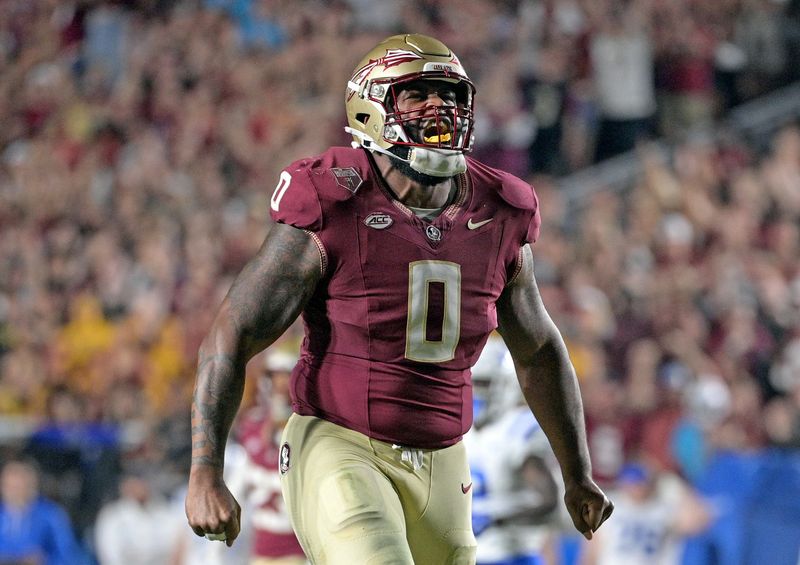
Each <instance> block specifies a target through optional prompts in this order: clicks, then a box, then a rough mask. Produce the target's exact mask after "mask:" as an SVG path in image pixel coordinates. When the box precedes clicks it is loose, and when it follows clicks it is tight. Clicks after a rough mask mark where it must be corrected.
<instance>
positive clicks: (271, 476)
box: [228, 350, 306, 565]
mask: <svg viewBox="0 0 800 565" xmlns="http://www.w3.org/2000/svg"><path fill="white" fill-rule="evenodd" d="M296 361H297V356H296V355H292V354H291V353H288V352H286V351H283V350H277V351H270V352H269V353H268V355H266V357H265V359H264V372H263V375H262V377H261V378H260V379H259V382H258V397H257V401H256V405H255V406H254V407H253V408H252V409H251V410H249V411H248V412H247V413H245V414H244V417H243V418H242V420H241V422H240V423H239V436H240V441H241V444H242V446H243V448H244V452H245V454H246V457H245V458H244V462H243V464H242V465H241V466H239V467H238V468H237V469H236V470H235V471H234V472H232V473H231V478H230V479H228V486H229V488H230V490H231V492H238V493H239V494H240V495H241V496H244V497H246V499H247V502H248V506H249V507H250V508H252V511H251V514H250V517H249V519H250V524H251V526H252V529H253V533H252V537H253V545H252V554H251V560H250V565H304V564H305V563H306V558H305V555H304V553H303V550H302V548H301V547H300V544H299V543H298V541H297V537H296V536H295V535H294V532H293V531H292V525H291V523H290V521H289V515H288V513H287V511H286V507H285V505H284V502H283V496H282V494H281V483H280V475H279V473H278V449H279V447H280V436H281V433H282V431H283V427H284V426H285V425H286V421H287V420H288V419H289V415H290V414H291V411H292V408H291V402H290V399H289V378H290V375H291V372H292V368H293V367H294V365H295V362H296Z"/></svg>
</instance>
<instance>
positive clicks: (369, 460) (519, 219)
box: [186, 34, 613, 565]
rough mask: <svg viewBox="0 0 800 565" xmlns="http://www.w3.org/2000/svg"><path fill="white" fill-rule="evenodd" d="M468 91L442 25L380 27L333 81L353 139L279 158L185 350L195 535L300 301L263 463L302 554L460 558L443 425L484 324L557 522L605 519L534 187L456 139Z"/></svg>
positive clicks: (461, 493) (466, 513)
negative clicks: (559, 505)
mask: <svg viewBox="0 0 800 565" xmlns="http://www.w3.org/2000/svg"><path fill="white" fill-rule="evenodd" d="M474 94H475V89H474V87H473V84H472V82H471V81H470V79H469V77H468V76H467V73H466V71H465V70H464V68H463V66H462V65H461V63H460V62H459V60H458V58H457V57H456V56H455V54H454V53H453V52H452V51H451V50H450V49H449V48H448V47H447V46H445V45H444V44H443V43H441V42H440V41H438V40H436V39H434V38H431V37H427V36H424V35H418V34H410V35H396V36H392V37H390V38H388V39H386V40H384V41H383V42H382V43H380V44H379V45H378V46H377V47H375V48H374V49H373V50H372V51H370V52H369V53H368V54H367V55H366V56H365V57H364V59H363V60H362V61H361V62H360V63H359V64H358V65H357V67H356V69H355V71H354V72H353V74H352V76H351V77H350V79H349V80H348V81H347V88H346V92H345V106H346V109H347V118H348V128H347V131H348V132H350V133H351V134H352V135H353V138H354V141H353V147H350V148H342V147H333V148H330V149H328V150H327V151H325V152H324V153H323V154H321V155H318V156H315V157H309V158H305V159H300V160H299V161H296V162H295V163H292V164H291V165H289V166H288V167H286V168H285V169H284V170H283V172H282V173H281V174H280V178H279V180H278V184H277V187H276V188H275V191H274V193H273V195H272V199H271V203H270V205H271V214H272V218H273V220H274V221H275V225H274V226H273V227H272V229H271V230H270V232H269V234H268V235H267V238H266V240H265V242H264V244H263V245H262V248H261V249H260V251H259V252H258V254H257V255H256V257H255V258H254V259H253V260H252V261H251V262H250V263H249V264H248V265H247V266H246V267H245V269H244V270H243V271H242V273H241V274H240V275H239V277H237V279H236V281H235V282H234V284H233V286H232V287H231V290H230V291H229V293H228V295H227V297H226V298H225V300H224V301H223V303H222V305H221V307H220V310H219V312H218V314H217V316H216V318H215V321H214V324H213V326H212V328H211V330H210V332H209V334H208V336H207V338H206V339H205V340H204V342H203V344H202V346H201V348H200V352H199V360H198V370H197V382H196V385H195V394H194V400H193V404H192V422H193V424H192V427H193V435H192V467H191V472H190V478H189V490H188V493H187V497H186V513H187V517H188V519H189V523H190V525H191V527H192V528H193V529H194V531H195V533H197V534H198V535H201V536H202V535H206V536H208V537H211V538H213V539H224V540H225V541H226V543H228V544H231V543H233V540H234V539H235V538H236V535H237V532H238V530H239V519H240V509H239V505H238V504H237V502H236V501H235V499H234V498H233V497H232V496H231V494H230V492H229V491H228V489H227V487H226V486H225V483H224V481H223V480H222V477H221V469H222V456H223V453H224V446H225V441H226V437H227V434H228V431H229V427H230V423H231V420H232V419H233V417H234V415H235V413H236V411H237V409H238V406H239V403H240V401H241V396H242V388H243V379H244V366H245V364H246V363H247V361H248V359H250V358H251V357H252V356H253V355H255V354H256V353H258V352H259V351H261V350H262V349H264V348H265V347H267V346H269V345H270V344H271V343H273V342H274V341H275V340H276V339H277V338H278V337H279V336H280V335H281V334H282V333H283V332H284V331H285V330H286V329H287V328H288V327H289V325H290V324H292V322H293V321H294V320H295V318H296V317H297V316H298V315H300V314H302V318H303V322H304V328H305V339H304V341H303V346H302V351H301V355H300V360H299V361H298V363H297V365H296V366H295V368H294V371H293V374H292V384H291V393H292V409H293V412H294V413H293V414H292V416H291V417H290V418H289V421H288V423H287V425H286V428H285V429H284V433H283V437H282V439H281V448H280V452H279V459H280V462H279V469H280V473H281V482H282V489H283V495H284V498H285V500H286V504H287V508H288V509H289V514H290V517H291V520H292V525H293V527H294V530H295V532H296V533H297V536H298V539H299V540H300V543H301V545H302V546H303V549H304V550H305V552H306V555H307V556H308V557H309V559H311V561H312V562H314V563H347V564H348V565H349V564H352V563H367V562H369V563H394V564H396V563H408V564H411V563H414V562H417V563H473V562H474V560H475V550H476V544H475V537H474V535H473V533H472V527H471V511H470V510H471V508H470V507H471V489H469V488H466V487H467V485H469V483H470V482H471V479H470V476H469V466H468V463H467V455H466V452H465V449H464V445H463V442H462V441H461V438H462V436H463V435H464V434H465V433H466V432H467V430H468V429H469V427H470V425H471V422H472V398H471V382H470V370H469V368H470V367H471V366H472V365H473V364H474V363H475V361H476V360H477V358H478V355H479V354H480V351H481V349H482V348H483V345H484V343H485V342H486V340H487V338H488V336H489V334H490V333H491V332H492V330H494V329H495V328H497V329H498V330H499V332H500V333H501V334H502V336H503V338H504V340H505V342H506V344H507V345H508V348H509V349H510V351H511V354H512V357H513V359H514V364H515V367H516V371H517V376H518V378H519V380H520V383H521V385H522V390H523V393H524V396H525V399H526V400H527V403H528V404H529V406H530V407H531V409H532V410H533V411H534V413H535V414H536V418H537V420H538V421H539V423H540V424H541V426H542V429H543V430H544V431H545V433H546V434H547V437H548V439H549V441H550V443H551V445H552V447H553V450H554V452H555V454H556V456H557V457H558V461H559V464H560V466H561V471H562V477H563V479H564V482H565V487H566V490H565V497H564V500H565V502H566V506H567V509H568V510H569V513H570V516H571V518H572V520H573V522H574V525H575V527H576V528H577V529H578V530H579V531H580V532H582V533H583V534H584V536H586V537H591V536H592V533H593V532H594V531H595V530H596V529H597V528H598V527H599V526H600V524H601V523H602V522H603V521H604V520H605V519H606V518H608V516H609V514H610V513H611V511H612V508H613V506H612V504H611V503H610V501H609V500H608V498H607V497H606V496H605V495H604V494H603V492H602V491H601V490H600V489H599V488H598V487H597V485H596V484H595V483H594V482H593V481H592V479H591V465H590V462H589V455H588V448H587V445H586V437H585V430H584V421H583V411H582V405H581V400H580V395H579V391H578V386H577V381H576V377H575V372H574V369H573V367H572V364H571V363H570V360H569V356H568V354H567V350H566V347H565V346H564V341H563V339H562V337H561V335H560V332H559V331H558V329H557V328H556V327H555V325H554V324H553V322H552V320H551V319H550V317H549V316H548V314H547V311H546V310H545V308H544V305H543V304H542V300H541V296H540V294H539V291H538V288H537V285H536V279H535V276H534V266H533V254H532V252H531V244H532V243H533V242H535V241H536V238H537V237H538V234H539V225H540V217H539V208H538V200H537V198H536V194H535V192H534V191H533V189H532V187H531V186H530V185H528V184H527V183H525V182H523V181H521V180H520V179H517V178H515V177H513V176H512V175H510V174H508V173H505V172H502V171H499V170H496V169H493V168H491V167H488V166H486V165H484V164H482V163H479V162H478V161H475V160H473V159H471V158H469V157H468V156H467V153H468V152H469V150H470V148H471V147H472V141H473V135H472V132H473V124H474V115H473V101H474V100H473V99H474Z"/></svg>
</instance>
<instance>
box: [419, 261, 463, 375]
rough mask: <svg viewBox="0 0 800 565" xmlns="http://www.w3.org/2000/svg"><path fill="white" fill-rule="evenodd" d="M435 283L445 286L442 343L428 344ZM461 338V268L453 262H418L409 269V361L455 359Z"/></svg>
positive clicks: (434, 361) (425, 361)
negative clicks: (432, 288) (431, 297)
mask: <svg viewBox="0 0 800 565" xmlns="http://www.w3.org/2000/svg"><path fill="white" fill-rule="evenodd" d="M431 283H441V284H443V285H444V309H443V310H444V316H443V319H442V328H441V329H442V332H441V339H438V340H434V341H431V340H428V327H427V326H428V306H429V298H430V294H431V292H430V290H431ZM460 334H461V265H459V264H458V263H452V262H450V261H414V262H412V263H409V265H408V323H407V325H406V355H405V356H406V359H410V360H412V361H422V362H424V363H442V362H444V361H450V360H451V359H453V357H455V353H456V346H457V345H458V338H459V337H460Z"/></svg>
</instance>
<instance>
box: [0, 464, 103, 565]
mask: <svg viewBox="0 0 800 565" xmlns="http://www.w3.org/2000/svg"><path fill="white" fill-rule="evenodd" d="M38 489H39V485H38V477H37V471H36V468H35V467H34V465H33V464H31V463H28V462H26V461H23V460H12V461H8V462H6V463H5V464H4V465H3V469H2V472H0V497H2V499H1V500H0V562H2V563H42V564H46V565H80V564H82V563H86V562H87V561H86V556H85V555H84V553H83V551H82V550H81V547H80V545H79V544H78V541H77V539H76V537H75V533H74V531H73V529H72V524H71V523H70V521H69V518H68V516H67V514H66V512H64V510H63V509H62V508H61V507H60V506H58V505H57V504H55V503H53V502H51V501H49V500H47V499H46V498H43V497H41V496H39V490H38Z"/></svg>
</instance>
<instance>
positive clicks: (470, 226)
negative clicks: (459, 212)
mask: <svg viewBox="0 0 800 565" xmlns="http://www.w3.org/2000/svg"><path fill="white" fill-rule="evenodd" d="M492 220H494V218H489V219H488V220H482V221H480V222H473V221H472V218H470V219H469V220H467V228H468V229H471V230H476V229H478V228H479V227H481V226H485V225H486V224H488V223H489V222H491V221H492Z"/></svg>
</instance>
